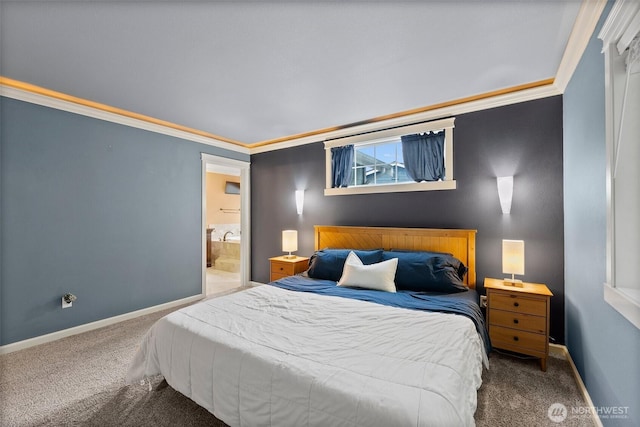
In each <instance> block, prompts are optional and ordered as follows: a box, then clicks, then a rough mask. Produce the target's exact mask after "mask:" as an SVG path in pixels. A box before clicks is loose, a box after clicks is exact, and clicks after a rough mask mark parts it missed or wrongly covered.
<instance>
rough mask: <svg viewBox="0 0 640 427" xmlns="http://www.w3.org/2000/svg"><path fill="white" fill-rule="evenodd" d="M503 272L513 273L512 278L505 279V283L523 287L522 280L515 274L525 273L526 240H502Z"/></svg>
mask: <svg viewBox="0 0 640 427" xmlns="http://www.w3.org/2000/svg"><path fill="white" fill-rule="evenodd" d="M502 272H503V273H504V274H511V278H510V279H504V284H505V285H510V286H516V287H518V288H521V287H522V280H518V279H516V278H515V275H516V274H524V240H503V241H502Z"/></svg>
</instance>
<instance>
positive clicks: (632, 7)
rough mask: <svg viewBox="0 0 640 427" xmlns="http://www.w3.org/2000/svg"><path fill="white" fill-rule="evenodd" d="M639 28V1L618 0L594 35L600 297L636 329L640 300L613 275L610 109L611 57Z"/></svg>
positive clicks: (613, 128)
mask: <svg viewBox="0 0 640 427" xmlns="http://www.w3.org/2000/svg"><path fill="white" fill-rule="evenodd" d="M639 32H640V2H637V1H633V0H632V1H629V0H618V1H616V3H615V5H614V6H613V8H612V9H611V12H610V13H609V17H608V18H607V21H606V22H605V24H604V26H603V27H602V30H601V32H600V34H599V35H598V38H600V39H601V40H602V42H603V48H602V51H603V52H604V54H605V104H606V107H605V108H606V145H607V171H606V193H607V242H606V243H607V247H606V254H607V263H606V268H607V271H606V283H605V284H604V300H605V301H606V302H607V303H608V304H609V305H611V306H612V307H613V308H614V309H615V310H616V311H618V312H619V313H620V314H621V315H622V316H624V317H625V318H626V319H627V320H629V322H631V323H632V324H633V325H634V326H635V327H636V328H638V329H640V303H639V302H638V301H637V300H636V299H634V298H632V297H631V296H630V295H629V292H627V291H625V288H621V287H617V286H616V278H615V241H614V239H615V229H614V218H615V215H614V210H615V200H614V199H615V195H614V186H613V184H614V183H613V170H614V165H613V162H615V156H614V146H615V135H616V134H617V132H616V118H615V113H614V111H615V105H614V94H613V90H614V85H613V59H614V58H615V56H614V55H618V54H622V53H623V52H624V51H625V49H626V48H627V47H628V46H629V43H630V42H631V40H632V39H633V37H634V36H635V35H636V34H638V33H639ZM629 291H631V292H632V293H637V291H636V290H632V289H629Z"/></svg>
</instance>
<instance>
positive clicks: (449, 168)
mask: <svg viewBox="0 0 640 427" xmlns="http://www.w3.org/2000/svg"><path fill="white" fill-rule="evenodd" d="M454 122H455V117H452V118H448V119H442V120H435V121H431V122H427V123H419V124H415V125H408V126H401V127H397V128H392V129H381V130H378V131H373V132H368V133H365V134H360V135H353V136H347V137H344V138H337V139H331V140H326V141H325V142H324V150H325V168H326V169H325V190H324V195H325V196H343V195H350V194H375V193H400V192H408V191H433V190H455V189H456V181H455V180H454V179H453V177H454V174H453V128H454V127H455V126H454ZM442 129H444V131H445V144H444V150H445V153H444V159H445V165H444V167H445V171H446V176H445V179H444V180H442V181H431V182H408V183H402V184H378V185H370V186H354V187H341V188H332V187H331V149H332V148H334V147H342V146H345V145H350V144H354V145H365V144H373V143H376V142H379V141H383V140H385V139H389V138H393V137H399V136H402V135H407V134H411V133H421V132H430V131H438V130H442Z"/></svg>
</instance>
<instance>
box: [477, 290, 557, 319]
mask: <svg viewBox="0 0 640 427" xmlns="http://www.w3.org/2000/svg"><path fill="white" fill-rule="evenodd" d="M489 303H490V304H491V309H492V310H506V311H512V312H515V313H526V314H533V315H537V316H546V315H547V301H546V299H542V298H541V299H536V298H528V297H522V296H520V295H517V294H509V295H506V294H500V293H497V292H496V293H493V295H492V296H491V298H490V300H489Z"/></svg>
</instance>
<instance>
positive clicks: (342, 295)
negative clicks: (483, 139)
mask: <svg viewBox="0 0 640 427" xmlns="http://www.w3.org/2000/svg"><path fill="white" fill-rule="evenodd" d="M314 232H315V249H316V252H315V253H314V256H313V257H312V259H311V261H310V268H309V270H308V271H307V272H306V273H304V274H302V275H299V276H292V277H287V278H284V279H281V280H278V281H276V282H272V283H270V284H269V285H263V286H257V287H254V288H252V289H249V290H246V291H242V292H237V293H235V294H231V295H227V296H224V297H220V298H214V299H209V300H205V301H202V302H200V303H198V304H195V305H192V306H189V307H186V308H184V309H181V310H179V311H176V312H174V313H171V314H169V315H168V316H165V317H164V318H162V319H160V320H159V321H158V322H157V323H156V324H155V325H154V326H153V327H152V328H151V329H150V330H149V332H148V333H147V334H146V335H145V337H144V338H143V340H142V343H141V345H140V348H139V350H138V352H137V353H136V356H135V358H134V360H133V362H132V364H131V366H130V368H129V371H128V374H127V382H129V383H135V382H139V381H141V380H144V379H145V378H147V377H150V376H155V375H162V376H164V378H165V379H166V381H167V383H168V384H169V385H171V386H172V387H173V388H174V389H176V390H177V391H179V392H181V393H182V394H184V395H185V396H187V397H189V398H191V399H192V400H193V401H195V402H196V403H198V404H199V405H201V406H203V407H204V408H206V409H207V410H208V411H210V412H211V413H213V414H214V415H215V416H216V417H217V418H219V419H220V420H222V421H224V422H225V423H226V424H228V425H230V426H258V425H260V426H262V425H265V426H298V425H309V426H367V427H368V426H391V425H393V426H401V425H411V426H427V425H428V426H450V425H456V426H464V425H467V426H470V425H474V424H475V423H474V418H473V415H474V413H475V409H476V395H477V389H478V388H479V387H480V385H481V382H482V380H481V375H482V369H483V364H485V365H486V364H487V357H486V354H487V351H488V349H489V348H490V344H489V342H488V337H487V335H486V328H485V326H484V322H483V319H482V315H481V313H480V309H479V307H478V295H477V293H476V292H475V290H474V288H475V280H476V274H475V230H441V229H438V230H436V229H411V228H386V227H337V226H316V227H314ZM327 248H332V249H327ZM425 251H428V252H429V253H435V254H430V255H425V254H426V253H427V252H425ZM352 252H353V254H352ZM327 254H328V255H327ZM345 254H346V255H345ZM357 254H360V257H359V258H358V261H359V262H360V264H358V262H357V261H356V260H355V258H353V257H354V256H356V257H357ZM374 254H375V257H374ZM416 254H417V255H416ZM445 254H446V255H445ZM378 255H380V258H377V256H378ZM416 256H418V257H419V258H420V259H421V260H423V259H424V257H425V256H428V257H433V258H434V259H436V261H434V262H435V264H434V265H438V266H441V264H442V262H443V261H442V260H443V259H445V260H450V258H449V257H451V258H453V259H455V260H457V261H459V263H460V264H461V265H462V266H459V265H458V264H454V265H453V267H451V268H448V269H440V268H439V267H438V268H437V269H436V270H437V273H438V274H440V273H441V272H442V271H445V270H446V274H452V273H451V272H452V271H454V272H457V273H459V272H460V271H461V269H465V270H466V272H465V273H466V274H462V275H458V276H464V277H459V278H460V281H461V282H462V284H461V283H458V282H456V286H458V287H460V286H463V288H461V289H460V290H458V291H456V292H453V293H443V292H429V291H425V290H421V289H418V290H415V289H409V290H407V289H400V286H399V284H400V283H401V282H402V283H409V282H410V280H412V279H413V278H414V275H413V272H412V273H411V275H410V276H405V277H404V279H403V278H402V277H401V275H400V273H401V268H399V266H400V265H401V261H398V260H399V259H400V260H403V259H405V258H406V257H409V258H408V259H411V260H415V257H416ZM323 257H324V260H323V261H322V262H321V261H320V259H321V258H323ZM336 257H337V258H336ZM367 257H372V258H371V259H367ZM383 257H385V259H382V258H383ZM373 258H375V260H374V261H373V262H367V261H371V260H372V259H373ZM332 259H339V262H343V263H344V264H343V265H340V266H338V267H336V268H334V264H332V263H327V262H326V261H328V260H329V261H330V260H332ZM394 260H395V261H394ZM431 261H432V258H429V262H431ZM323 262H324V264H323ZM339 262H338V263H339ZM385 263H386V264H385ZM447 263H449V261H447ZM383 264H385V265H388V264H396V269H395V270H394V276H393V279H392V282H394V283H397V284H398V289H396V290H395V291H387V292H384V291H380V290H377V289H376V288H373V289H367V288H364V289H363V288H362V287H360V286H357V287H354V286H352V285H351V284H350V283H346V285H345V283H342V282H343V279H345V276H348V272H349V271H351V272H353V271H357V272H361V271H364V272H365V273H366V274H371V272H372V271H375V273H376V274H378V270H377V269H379V268H382V265H383ZM323 265H324V267H328V270H327V271H329V273H327V271H323V270H322V268H320V267H322V266H323ZM406 265H407V264H406V262H405V264H404V267H406ZM448 265H449V264H447V266H448ZM332 269H333V271H330V270H332ZM385 269H387V267H385ZM325 270H326V269H325ZM405 270H406V268H405ZM403 271H404V270H403ZM337 272H340V273H341V277H340V278H339V280H337V281H336V280H332V278H333V277H332V276H331V275H332V274H333V275H335V274H337ZM405 273H406V271H405ZM432 273H433V272H432ZM457 273H456V274H457ZM366 274H365V276H362V277H371V276H366ZM384 274H387V275H388V272H387V273H384V272H383V273H380V275H384ZM323 275H328V277H323ZM454 275H455V274H454ZM354 277H359V276H354ZM376 277H377V276H376ZM405 279H409V282H407V281H406V280H405ZM422 280H423V278H420V283H422V282H421V281H422ZM374 281H375V280H374ZM416 283H417V282H416ZM409 285H410V283H409ZM363 286H364V287H366V286H367V285H366V284H365V285H363ZM376 286H377V285H376ZM408 287H409V288H411V286H408ZM439 291H440V290H439Z"/></svg>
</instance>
